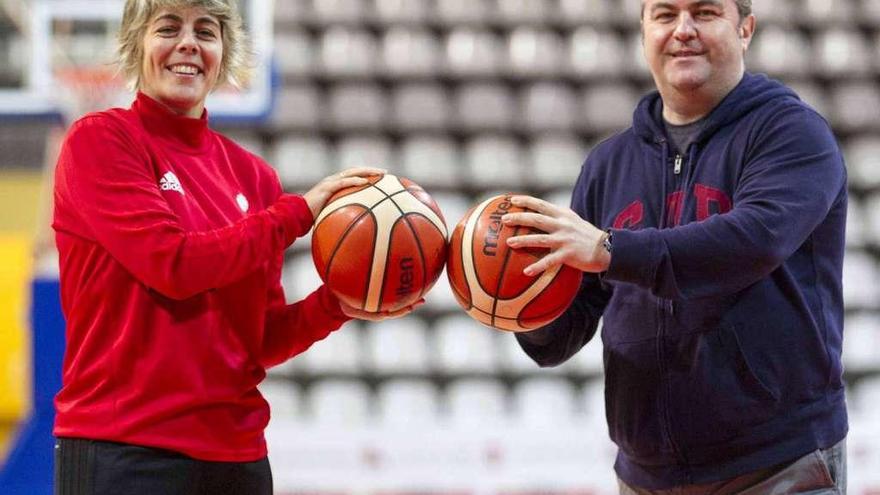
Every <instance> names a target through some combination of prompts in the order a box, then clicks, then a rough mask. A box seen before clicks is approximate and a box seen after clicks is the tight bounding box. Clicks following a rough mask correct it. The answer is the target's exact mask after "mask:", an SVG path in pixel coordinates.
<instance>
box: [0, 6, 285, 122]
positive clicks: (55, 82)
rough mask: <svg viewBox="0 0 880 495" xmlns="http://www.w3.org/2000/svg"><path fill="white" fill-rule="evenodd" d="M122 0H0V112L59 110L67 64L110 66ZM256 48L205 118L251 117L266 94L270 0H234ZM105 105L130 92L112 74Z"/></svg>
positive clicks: (267, 100) (262, 109)
mask: <svg viewBox="0 0 880 495" xmlns="http://www.w3.org/2000/svg"><path fill="white" fill-rule="evenodd" d="M124 3H125V2H124V0H2V1H0V119H3V118H15V117H28V116H52V115H57V114H61V113H62V111H63V110H64V108H63V104H64V103H65V99H69V95H66V94H65V90H66V89H67V86H69V85H67V84H65V82H64V81H61V80H60V77H62V75H63V74H65V73H68V74H69V72H70V69H74V70H75V71H79V70H82V69H85V70H86V71H88V70H90V68H96V69H98V70H99V71H100V70H104V71H109V70H113V71H115V70H116V65H115V64H114V60H115V58H114V57H115V53H114V51H115V48H116V31H117V29H118V27H119V23H120V21H121V18H122V11H123V6H124ZM239 4H240V8H241V10H242V14H243V17H244V20H245V24H246V27H247V31H248V33H249V35H250V38H251V43H252V49H253V51H254V54H255V60H254V64H255V71H254V78H253V80H252V82H251V84H250V86H249V87H248V88H244V89H234V88H220V89H218V90H216V91H214V92H213V93H212V94H211V95H210V96H209V97H208V102H207V108H208V110H209V112H210V114H211V119H212V120H220V121H224V122H229V121H233V122H234V121H254V120H259V119H261V118H263V117H265V116H266V115H267V114H268V112H269V110H270V105H271V102H272V95H273V90H274V88H273V77H272V63H271V59H272V40H273V36H272V9H273V5H272V4H273V0H239ZM112 90H113V95H112V96H111V97H110V98H109V99H108V100H109V101H110V104H108V105H106V106H123V107H127V106H128V105H129V104H130V102H131V100H132V99H133V95H132V94H131V93H130V92H129V91H128V90H127V89H126V88H125V87H124V82H123V81H121V80H120V81H118V82H116V83H115V85H114V86H113V87H112Z"/></svg>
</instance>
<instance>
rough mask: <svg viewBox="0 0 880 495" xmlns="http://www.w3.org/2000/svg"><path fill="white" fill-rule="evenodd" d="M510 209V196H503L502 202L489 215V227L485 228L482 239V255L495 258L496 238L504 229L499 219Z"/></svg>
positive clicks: (496, 251) (496, 250)
mask: <svg viewBox="0 0 880 495" xmlns="http://www.w3.org/2000/svg"><path fill="white" fill-rule="evenodd" d="M510 207H511V203H510V196H504V200H503V201H501V202H500V203H498V206H497V207H495V211H493V212H492V213H490V214H489V225H488V226H487V227H486V236H485V237H484V238H483V254H484V255H486V256H495V255H497V254H498V236H499V235H500V234H501V229H502V228H503V227H504V226H503V225H502V224H501V217H503V216H504V214H505V213H507V210H509V209H510Z"/></svg>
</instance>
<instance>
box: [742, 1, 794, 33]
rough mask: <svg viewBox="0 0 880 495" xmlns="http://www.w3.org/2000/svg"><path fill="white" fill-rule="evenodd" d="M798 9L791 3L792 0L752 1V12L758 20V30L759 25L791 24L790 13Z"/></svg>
mask: <svg viewBox="0 0 880 495" xmlns="http://www.w3.org/2000/svg"><path fill="white" fill-rule="evenodd" d="M797 10H798V9H796V8H795V6H794V5H792V0H771V1H769V2H753V3H752V12H753V13H754V14H755V17H756V18H757V21H758V26H759V28H758V30H759V31H760V30H761V29H764V28H763V27H761V26H768V27H769V26H771V25H788V24H791V22H792V18H793V17H794V16H792V13H793V12H795V11H797Z"/></svg>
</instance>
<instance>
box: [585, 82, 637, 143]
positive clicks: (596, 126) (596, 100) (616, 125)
mask: <svg viewBox="0 0 880 495" xmlns="http://www.w3.org/2000/svg"><path fill="white" fill-rule="evenodd" d="M638 101H639V96H638V95H637V94H636V93H635V92H634V91H633V90H632V89H631V88H630V87H629V86H626V85H621V84H601V85H596V86H591V87H588V88H586V89H585V90H584V96H583V105H582V107H581V108H582V111H581V115H583V119H584V125H585V126H586V128H587V129H590V130H593V131H595V132H599V133H609V132H616V131H618V130H622V129H625V128H627V127H629V126H630V125H632V115H633V111H634V110H635V108H636V104H637V103H638Z"/></svg>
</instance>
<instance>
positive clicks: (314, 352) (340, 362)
mask: <svg viewBox="0 0 880 495" xmlns="http://www.w3.org/2000/svg"><path fill="white" fill-rule="evenodd" d="M360 330H361V329H360V325H359V324H358V323H357V322H356V321H352V322H348V323H346V324H345V325H343V327H342V328H340V329H339V330H336V331H335V332H332V333H331V334H330V335H328V336H327V337H326V338H325V339H324V340H319V341H318V342H315V343H314V344H312V346H311V347H309V349H308V350H307V351H306V352H304V353H303V354H302V355H301V356H298V357H296V358H295V359H299V360H302V363H301V364H302V366H303V369H305V370H307V371H309V372H310V373H314V374H339V373H348V374H353V373H357V372H359V371H360V370H361V367H362V364H363V363H362V362H361V361H362V354H361V351H362V349H363V348H364V346H363V343H362V332H361V331H360Z"/></svg>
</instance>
